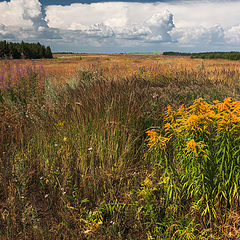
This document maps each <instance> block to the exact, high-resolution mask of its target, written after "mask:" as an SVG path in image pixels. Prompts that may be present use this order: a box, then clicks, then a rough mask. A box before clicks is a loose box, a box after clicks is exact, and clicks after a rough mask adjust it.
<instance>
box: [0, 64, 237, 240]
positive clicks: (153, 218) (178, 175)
mask: <svg viewBox="0 0 240 240" xmlns="http://www.w3.org/2000/svg"><path fill="white" fill-rule="evenodd" d="M3 63H4V61H2V64H3ZM163 67H164V65H163V66H162V65H157V66H153V67H152V68H150V67H144V66H141V67H139V69H138V71H137V72H136V73H135V74H134V75H133V76H131V77H128V78H119V79H114V80H112V79H111V78H106V76H105V75H104V69H100V68H97V67H89V68H80V69H79V72H78V74H77V75H76V76H75V78H74V79H73V80H72V82H68V83H66V84H65V85H61V86H53V85H52V82H51V81H50V80H49V79H47V78H46V74H45V72H44V70H43V68H42V67H36V66H35V67H34V66H20V65H15V64H14V62H13V61H6V62H5V63H4V66H1V69H2V71H3V72H5V73H6V74H5V75H4V76H3V75H1V79H0V109H1V115H0V120H1V121H0V132H1V133H3V134H1V135H0V180H1V181H0V237H1V238H2V239H118V240H121V239H129V240H131V239H134V240H135V239H143V240H144V239H161V240H162V239H184V240H185V239H214V240H215V239H239V238H240V226H239V219H240V215H239V179H240V177H239V161H240V157H239V156H240V154H239V153H240V150H239V141H240V140H239V136H240V126H239V118H240V110H239V109H240V104H239V102H238V101H236V100H237V99H239V96H240V85H239V75H240V74H239V71H238V70H234V72H233V71H229V72H228V71H227V70H224V72H222V74H225V75H223V76H222V78H221V79H220V77H221V76H219V82H214V81H213V80H212V79H210V78H209V73H208V72H207V71H205V70H202V69H196V70H192V71H189V70H186V69H180V70H179V69H175V71H174V70H172V72H171V73H168V72H167V73H165V74H163V73H162V72H161V69H162V68H163ZM224 79H225V80H224ZM216 81H218V80H216ZM229 96H232V97H233V99H232V100H231V99H229V98H226V97H229ZM199 97H202V98H199ZM196 99H197V100H196ZM204 99H206V101H205V100H204ZM216 99H218V100H219V101H217V102H213V101H214V100H216ZM224 99H225V100H224ZM182 104H184V106H182V107H180V106H181V105H182Z"/></svg>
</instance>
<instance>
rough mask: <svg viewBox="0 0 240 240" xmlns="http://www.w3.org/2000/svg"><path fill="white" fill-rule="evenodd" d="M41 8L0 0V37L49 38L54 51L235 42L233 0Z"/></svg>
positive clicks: (238, 38)
mask: <svg viewBox="0 0 240 240" xmlns="http://www.w3.org/2000/svg"><path fill="white" fill-rule="evenodd" d="M42 10H43V9H42V6H41V3H40V2H39V0H10V2H6V1H4V2H0V12H1V15H0V40H2V39H6V40H12V41H21V40H26V41H39V40H40V41H41V42H43V43H44V42H47V43H50V45H51V42H53V43H54V44H52V46H53V49H55V50H60V51H61V49H56V48H55V47H56V46H61V47H63V46H64V45H65V46H68V47H72V48H75V49H77V48H79V47H78V46H83V47H85V48H86V49H94V47H96V49H104V47H105V49H109V48H110V47H111V49H112V52H114V51H116V49H117V47H118V49H119V48H121V47H127V46H129V47H130V46H133V47H135V49H136V50H137V49H139V50H144V49H149V50H150V49H152V50H153V51H155V50H157V48H161V46H163V47H166V46H168V48H167V50H171V49H173V50H179V49H181V47H183V48H194V47H195V48H199V46H205V47H206V50H207V48H208V49H209V50H211V48H213V47H214V46H223V45H224V46H225V45H227V44H229V45H232V46H237V44H239V43H240V15H239V12H240V2H239V1H227V0H224V1H214V0H211V1H210V0H205V1H201V2H200V1H198V2H197V1H187V0H179V1H177V0H175V1H166V2H156V3H139V2H99V3H92V4H81V3H74V4H71V5H67V6H61V5H49V6H46V8H45V14H46V17H45V18H43V14H42ZM223 15H224V16H226V18H223ZM10 19H11V20H10ZM142 47H144V49H143V48H142ZM178 48H179V49H178ZM69 50H71V49H69ZM83 51H84V50H83ZM196 51H197V49H196Z"/></svg>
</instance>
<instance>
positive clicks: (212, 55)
mask: <svg viewBox="0 0 240 240" xmlns="http://www.w3.org/2000/svg"><path fill="white" fill-rule="evenodd" d="M163 55H166V56H170V55H172V56H190V57H191V58H201V59H221V58H222V59H228V60H240V52H234V51H232V52H202V53H181V52H164V53H163Z"/></svg>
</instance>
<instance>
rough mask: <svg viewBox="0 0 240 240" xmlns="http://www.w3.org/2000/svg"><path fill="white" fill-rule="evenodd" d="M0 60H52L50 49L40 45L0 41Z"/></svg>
mask: <svg viewBox="0 0 240 240" xmlns="http://www.w3.org/2000/svg"><path fill="white" fill-rule="evenodd" d="M0 58H14V59H20V58H25V59H35V58H53V56H52V51H51V48H50V47H49V46H48V47H45V46H43V45H41V44H40V43H26V42H23V41H22V42H21V43H12V42H6V41H0Z"/></svg>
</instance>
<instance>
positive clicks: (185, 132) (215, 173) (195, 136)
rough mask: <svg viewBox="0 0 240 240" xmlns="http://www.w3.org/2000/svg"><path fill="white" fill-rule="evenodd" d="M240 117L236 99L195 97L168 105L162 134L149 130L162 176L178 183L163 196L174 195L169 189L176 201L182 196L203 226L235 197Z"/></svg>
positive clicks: (217, 215)
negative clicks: (188, 102)
mask: <svg viewBox="0 0 240 240" xmlns="http://www.w3.org/2000/svg"><path fill="white" fill-rule="evenodd" d="M239 120H240V102H239V101H235V102H233V101H231V98H227V99H225V100H224V101H223V102H220V101H215V102H214V103H213V104H209V103H207V102H206V101H204V99H202V98H199V99H196V100H195V101H194V103H193V105H191V106H190V107H188V108H186V107H185V106H181V107H180V108H179V109H178V110H177V111H174V110H173V109H172V108H171V107H168V109H167V111H166V113H165V126H164V135H165V136H164V137H162V136H161V135H159V134H157V133H156V132H155V131H154V130H153V131H148V132H147V133H148V136H149V139H148V142H149V145H150V149H154V147H155V145H157V146H158V147H159V148H160V150H159V154H158V158H157V161H158V165H159V166H160V168H161V169H162V175H163V176H168V177H170V178H171V179H172V181H173V182H175V184H176V187H175V185H174V184H173V189H170V190H169V191H168V192H167V195H166V197H167V198H168V199H169V200H171V199H174V198H173V195H172V192H173V193H174V194H175V196H176V197H177V201H178V203H181V202H182V201H183V200H184V199H185V200H184V201H187V202H189V204H190V205H189V207H190V208H191V209H192V211H193V212H195V214H196V213H197V212H199V213H200V215H201V216H202V218H203V222H204V223H205V224H207V225H208V224H211V222H212V221H214V219H217V218H218V217H219V216H220V215H221V214H222V213H224V212H225V211H226V210H228V209H230V207H231V206H232V204H233V203H234V204H235V203H236V201H238V200H239V187H238V186H239V180H240V178H239V159H240V157H239V156H240V155H239V153H240V152H239V151H240V149H239V133H240V125H239ZM162 139H164V140H162ZM163 142H164V145H163ZM165 145H166V146H167V147H166V146H165ZM168 188H171V184H170V185H169V186H168Z"/></svg>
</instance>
